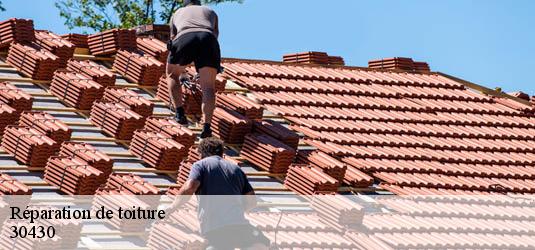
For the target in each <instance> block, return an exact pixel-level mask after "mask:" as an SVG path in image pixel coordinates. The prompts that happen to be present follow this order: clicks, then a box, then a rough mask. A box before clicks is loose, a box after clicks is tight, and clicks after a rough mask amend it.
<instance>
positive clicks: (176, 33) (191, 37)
mask: <svg viewBox="0 0 535 250" xmlns="http://www.w3.org/2000/svg"><path fill="white" fill-rule="evenodd" d="M183 5H184V7H182V8H180V9H178V10H177V11H176V12H175V13H174V14H173V16H172V18H171V23H170V27H171V41H169V43H168V46H167V47H168V49H169V57H168V60H167V70H166V74H167V83H168V86H169V92H170V93H169V94H170V96H171V103H172V105H173V108H175V111H176V120H177V121H178V122H179V123H180V124H187V123H188V121H187V119H186V116H185V114H184V107H183V104H184V103H183V94H182V89H181V87H180V84H181V82H184V81H189V77H188V75H187V74H186V70H185V69H186V66H187V65H189V64H190V63H192V62H194V63H195V68H196V70H197V72H198V73H199V76H200V78H199V83H200V87H201V90H202V112H203V122H204V125H203V130H202V132H201V138H207V137H210V136H212V129H211V128H210V124H211V122H212V115H213V113H214V109H215V79H216V75H217V73H218V71H219V70H220V69H221V52H220V49H219V42H218V41H217V37H218V36H219V28H218V17H217V14H216V13H215V12H214V11H213V10H212V9H210V8H208V7H206V6H201V3H200V0H184V1H183Z"/></svg>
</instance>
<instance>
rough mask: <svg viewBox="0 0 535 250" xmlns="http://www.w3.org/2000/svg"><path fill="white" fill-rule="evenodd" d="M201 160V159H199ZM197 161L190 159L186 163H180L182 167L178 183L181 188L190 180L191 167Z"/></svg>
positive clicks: (179, 170)
mask: <svg viewBox="0 0 535 250" xmlns="http://www.w3.org/2000/svg"><path fill="white" fill-rule="evenodd" d="M199 160H200V159H199ZM194 162H195V161H192V160H190V159H189V158H188V160H186V161H182V162H181V163H180V167H179V168H178V175H177V178H176V183H177V184H178V185H179V186H182V185H184V183H186V181H187V180H188V179H189V174H190V172H191V167H192V166H193V163H194Z"/></svg>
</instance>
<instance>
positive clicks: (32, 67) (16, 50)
mask: <svg viewBox="0 0 535 250" xmlns="http://www.w3.org/2000/svg"><path fill="white" fill-rule="evenodd" d="M6 62H7V63H8V64H9V65H11V66H13V67H15V68H16V69H17V70H18V71H20V72H21V73H23V74H24V75H26V76H28V77H31V78H33V79H36V80H51V79H52V76H53V74H54V71H55V70H56V69H58V68H59V67H60V59H59V57H57V56H56V55H54V54H52V53H51V52H49V51H47V50H45V49H42V48H40V47H39V46H37V45H34V44H28V45H24V44H20V43H13V44H11V46H10V47H9V51H8V53H7V60H6Z"/></svg>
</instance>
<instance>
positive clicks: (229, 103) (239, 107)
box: [216, 93, 264, 120]
mask: <svg viewBox="0 0 535 250" xmlns="http://www.w3.org/2000/svg"><path fill="white" fill-rule="evenodd" d="M216 105H217V106H219V107H222V108H226V109H230V110H234V111H236V112H238V113H240V114H242V115H244V116H245V117H247V118H249V119H251V120H261V119H262V116H263V115H264V109H263V108H262V106H261V105H260V104H258V103H256V102H254V101H253V100H251V99H249V98H247V97H246V96H244V95H240V94H235V93H218V94H217V99H216Z"/></svg>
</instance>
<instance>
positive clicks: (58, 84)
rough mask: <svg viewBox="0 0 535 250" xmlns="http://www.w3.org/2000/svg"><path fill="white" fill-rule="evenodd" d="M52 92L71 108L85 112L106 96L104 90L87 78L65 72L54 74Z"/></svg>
mask: <svg viewBox="0 0 535 250" xmlns="http://www.w3.org/2000/svg"><path fill="white" fill-rule="evenodd" d="M50 91H51V92H52V94H54V95H55V96H57V97H58V98H59V99H60V100H62V101H63V102H65V103H66V104H68V105H69V106H71V107H74V108H77V109H83V110H88V109H90V108H91V106H92V105H93V102H94V101H96V100H99V99H100V98H102V96H103V95H104V88H103V87H102V86H101V85H100V84H98V83H97V82H95V81H93V80H91V79H89V78H88V77H87V76H85V75H82V74H79V73H74V72H63V71H56V73H55V74H54V79H52V84H51V86H50Z"/></svg>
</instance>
